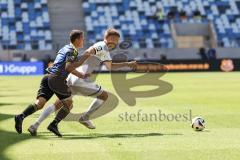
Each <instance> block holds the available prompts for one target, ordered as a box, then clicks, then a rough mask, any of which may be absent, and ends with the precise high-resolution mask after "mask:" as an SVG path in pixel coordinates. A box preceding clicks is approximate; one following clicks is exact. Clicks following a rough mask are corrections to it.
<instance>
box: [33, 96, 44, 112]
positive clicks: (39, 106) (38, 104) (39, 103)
mask: <svg viewBox="0 0 240 160" xmlns="http://www.w3.org/2000/svg"><path fill="white" fill-rule="evenodd" d="M45 103H46V100H45V99H44V98H42V97H39V98H38V99H37V100H36V101H35V105H36V107H37V109H38V110H40V109H42V108H43V107H44V105H45Z"/></svg>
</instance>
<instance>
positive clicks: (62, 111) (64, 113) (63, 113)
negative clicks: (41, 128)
mask: <svg viewBox="0 0 240 160" xmlns="http://www.w3.org/2000/svg"><path fill="white" fill-rule="evenodd" d="M69 113H70V110H69V109H68V108H67V107H65V106H63V107H62V108H61V109H60V110H59V112H58V113H57V115H56V117H55V119H54V120H53V122H52V123H54V124H56V125H57V124H58V123H59V122H60V121H61V120H63V119H64V118H65V117H67V115H68V114H69Z"/></svg>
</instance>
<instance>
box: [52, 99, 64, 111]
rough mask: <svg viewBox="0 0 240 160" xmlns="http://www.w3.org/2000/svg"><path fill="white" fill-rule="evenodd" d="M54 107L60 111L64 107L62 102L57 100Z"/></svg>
mask: <svg viewBox="0 0 240 160" xmlns="http://www.w3.org/2000/svg"><path fill="white" fill-rule="evenodd" d="M54 106H55V109H56V110H58V109H60V108H61V107H62V103H61V101H60V100H57V101H56V102H55V103H54Z"/></svg>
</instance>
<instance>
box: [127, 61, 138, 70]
mask: <svg viewBox="0 0 240 160" xmlns="http://www.w3.org/2000/svg"><path fill="white" fill-rule="evenodd" d="M128 67H130V68H131V69H133V70H134V69H136V68H137V62H136V61H131V62H128Z"/></svg>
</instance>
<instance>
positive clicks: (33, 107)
mask: <svg viewBox="0 0 240 160" xmlns="http://www.w3.org/2000/svg"><path fill="white" fill-rule="evenodd" d="M37 110H38V109H37V106H36V105H35V104H30V105H29V106H28V107H27V108H26V109H25V110H24V111H23V112H22V114H20V116H21V117H22V118H23V119H24V118H26V117H27V116H29V115H31V114H33V113H34V112H36V111H37Z"/></svg>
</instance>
